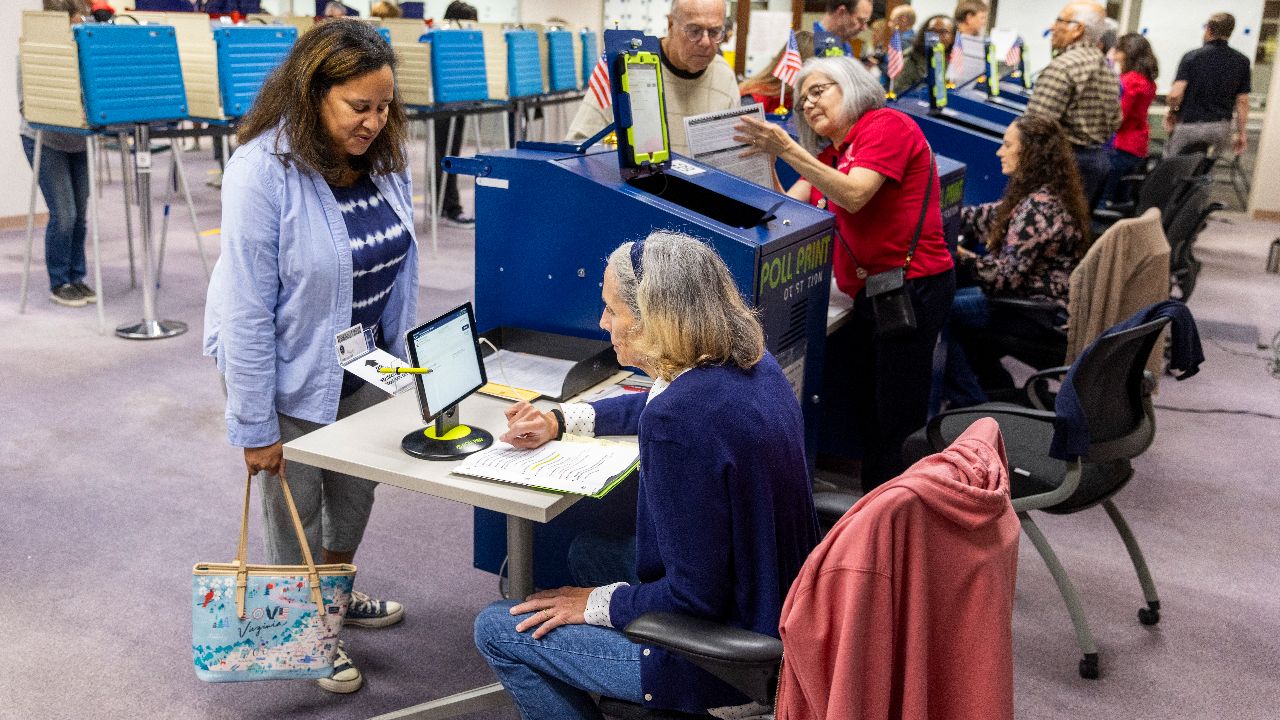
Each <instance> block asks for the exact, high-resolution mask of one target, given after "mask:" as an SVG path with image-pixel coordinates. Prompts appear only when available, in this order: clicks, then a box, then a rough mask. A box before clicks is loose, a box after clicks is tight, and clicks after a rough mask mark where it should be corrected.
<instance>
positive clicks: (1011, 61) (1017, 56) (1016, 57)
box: [1004, 38, 1022, 70]
mask: <svg viewBox="0 0 1280 720" xmlns="http://www.w3.org/2000/svg"><path fill="white" fill-rule="evenodd" d="M1004 64H1005V65H1008V66H1009V67H1011V68H1014V69H1015V70H1016V69H1017V68H1018V66H1019V65H1021V64H1022V38H1014V40H1013V44H1012V45H1010V46H1009V52H1007V53H1005V54H1004Z"/></svg>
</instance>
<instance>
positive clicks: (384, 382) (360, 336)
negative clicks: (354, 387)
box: [336, 323, 413, 395]
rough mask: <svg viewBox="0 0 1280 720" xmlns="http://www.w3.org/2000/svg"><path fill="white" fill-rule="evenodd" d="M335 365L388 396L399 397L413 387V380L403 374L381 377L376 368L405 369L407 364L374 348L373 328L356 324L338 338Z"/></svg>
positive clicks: (382, 375)
mask: <svg viewBox="0 0 1280 720" xmlns="http://www.w3.org/2000/svg"><path fill="white" fill-rule="evenodd" d="M336 340H337V345H338V348H337V349H338V364H339V365H341V366H342V369H343V370H346V371H347V372H349V373H351V374H352V375H355V376H356V377H358V378H360V379H361V380H364V381H365V382H367V383H369V384H370V385H373V386H374V387H376V388H378V389H379V390H381V391H383V392H385V393H386V394H388V395H398V394H400V393H402V392H404V391H406V390H408V389H410V388H412V387H413V377H412V376H410V375H407V374H405V373H384V372H380V371H379V370H378V368H384V367H405V366H406V365H408V364H409V363H407V362H405V361H404V360H401V359H400V358H398V357H396V356H394V355H392V354H391V353H389V352H387V351H386V350H382V349H381V348H378V347H376V346H374V344H373V328H369V329H368V330H366V329H364V328H363V327H361V326H360V325H359V324H358V323H357V324H356V325H352V326H351V327H349V328H347V329H346V330H343V331H342V332H340V333H338V335H337V338H336Z"/></svg>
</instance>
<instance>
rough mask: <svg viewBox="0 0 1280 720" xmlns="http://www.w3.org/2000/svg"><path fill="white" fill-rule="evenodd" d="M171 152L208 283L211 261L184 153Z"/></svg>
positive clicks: (178, 186)
mask: <svg viewBox="0 0 1280 720" xmlns="http://www.w3.org/2000/svg"><path fill="white" fill-rule="evenodd" d="M225 138H226V136H225V135H224V136H223V139H224V140H225ZM224 150H225V147H224ZM170 152H173V159H172V162H173V166H174V167H175V168H177V170H178V184H177V185H176V186H174V187H176V188H181V190H182V197H183V199H184V200H186V201H187V213H188V214H190V215H191V232H192V233H193V234H194V235H195V237H196V250H198V251H199V252H200V266H201V267H203V268H204V279H205V281H206V282H207V281H208V280H209V274H210V273H209V259H208V258H207V257H205V254H204V238H202V237H201V236H200V223H199V221H197V220H196V206H195V203H193V202H191V185H190V184H189V183H188V182H187V170H186V167H185V166H184V165H183V162H182V153H181V152H174V151H173V150H172V149H170ZM222 158H223V162H226V161H227V159H228V158H227V156H226V155H225V154H224V155H223V156H222Z"/></svg>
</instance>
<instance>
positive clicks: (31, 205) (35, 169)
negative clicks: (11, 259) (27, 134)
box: [18, 130, 53, 314]
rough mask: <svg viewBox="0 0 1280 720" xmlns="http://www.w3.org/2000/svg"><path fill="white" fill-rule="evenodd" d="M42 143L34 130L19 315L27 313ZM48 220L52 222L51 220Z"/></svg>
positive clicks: (39, 135) (42, 138)
mask: <svg viewBox="0 0 1280 720" xmlns="http://www.w3.org/2000/svg"><path fill="white" fill-rule="evenodd" d="M43 141H44V130H36V151H35V154H34V155H33V156H32V158H31V196H30V198H29V199H28V200H27V253H26V257H25V258H24V259H23V261H22V290H21V291H20V292H19V295H18V313H19V314H21V313H25V312H26V311H27V284H28V283H29V282H30V281H31V244H32V242H33V239H34V238H35V233H36V191H37V190H38V189H39V188H40V160H41V157H40V150H41V148H43V147H44V142H43ZM49 220H50V221H52V220H53V218H49ZM46 252H47V249H46Z"/></svg>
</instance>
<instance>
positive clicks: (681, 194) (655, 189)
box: [627, 173, 772, 228]
mask: <svg viewBox="0 0 1280 720" xmlns="http://www.w3.org/2000/svg"><path fill="white" fill-rule="evenodd" d="M627 184H628V185H630V186H631V187H633V188H636V189H637V190H643V191H644V192H647V193H649V194H650V195H656V196H658V197H660V198H662V199H663V200H666V201H667V202H669V203H672V204H674V205H679V206H680V207H682V208H685V209H687V210H691V211H693V212H695V213H698V214H699V215H703V216H705V217H708V218H711V219H712V220H715V221H716V222H719V223H722V224H724V225H728V226H729V227H736V228H751V227H755V226H757V225H760V224H761V223H763V222H766V221H767V220H769V219H770V217H771V216H772V213H771V212H770V208H763V209H762V208H758V207H754V206H751V205H748V204H746V203H744V202H742V201H740V200H736V199H734V198H731V197H729V196H727V195H722V194H720V193H718V192H716V191H714V190H708V189H707V188H705V187H702V186H701V185H698V184H697V183H692V182H689V181H688V180H685V179H683V178H681V177H678V176H676V175H675V174H673V173H655V174H652V175H644V176H640V177H635V178H632V179H630V180H628V181H627Z"/></svg>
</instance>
